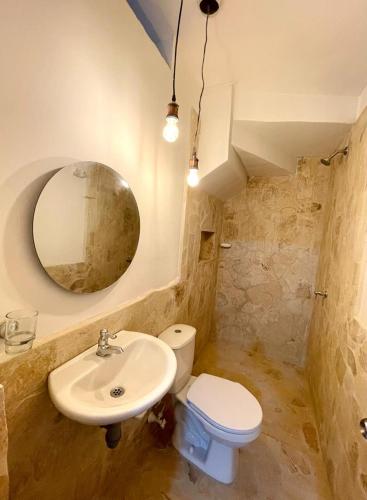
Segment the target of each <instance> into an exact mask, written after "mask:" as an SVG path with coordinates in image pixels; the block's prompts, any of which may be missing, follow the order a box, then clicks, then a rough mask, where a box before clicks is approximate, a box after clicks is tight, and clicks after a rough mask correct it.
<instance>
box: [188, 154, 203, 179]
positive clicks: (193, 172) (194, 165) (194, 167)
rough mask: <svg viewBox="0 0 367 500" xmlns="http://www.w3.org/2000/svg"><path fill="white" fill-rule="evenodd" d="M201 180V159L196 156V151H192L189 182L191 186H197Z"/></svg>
mask: <svg viewBox="0 0 367 500" xmlns="http://www.w3.org/2000/svg"><path fill="white" fill-rule="evenodd" d="M199 182H200V177H199V159H198V157H197V156H196V152H195V151H194V152H193V153H192V157H191V159H190V167H189V175H188V176H187V184H188V185H189V186H190V187H196V186H197V185H198V184H199Z"/></svg>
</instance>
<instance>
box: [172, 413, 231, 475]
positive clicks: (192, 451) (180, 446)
mask: <svg viewBox="0 0 367 500" xmlns="http://www.w3.org/2000/svg"><path fill="white" fill-rule="evenodd" d="M187 412H189V410H187V409H186V408H184V407H183V406H182V405H178V406H177V407H176V419H177V424H176V429H175V432H174V434H173V446H174V447H175V448H176V450H177V451H178V452H179V453H180V455H182V456H183V457H184V458H186V460H188V461H189V462H191V463H192V464H193V465H195V466H196V467H198V469H200V470H202V471H203V472H205V474H208V476H211V477H212V478H214V479H216V480H217V481H220V482H221V483H224V484H230V483H232V482H233V480H234V478H235V476H236V473H237V468H238V456H239V449H238V448H231V447H229V446H226V445H224V444H223V443H221V442H219V441H216V440H214V439H212V438H211V437H210V436H209V435H208V434H207V433H206V432H205V430H204V429H203V430H202V432H205V433H206V434H207V437H208V439H209V446H207V447H205V448H202V447H200V446H195V444H192V443H190V442H189V441H188V440H187V439H186V437H185V435H186V436H187V432H186V433H185V417H186V416H187ZM186 431H187V429H186Z"/></svg>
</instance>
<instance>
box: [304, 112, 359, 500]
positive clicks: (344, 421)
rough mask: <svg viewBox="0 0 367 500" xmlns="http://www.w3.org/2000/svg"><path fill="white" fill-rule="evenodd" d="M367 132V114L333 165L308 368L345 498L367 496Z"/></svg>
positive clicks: (327, 452) (339, 493)
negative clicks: (364, 425) (363, 424)
mask: <svg viewBox="0 0 367 500" xmlns="http://www.w3.org/2000/svg"><path fill="white" fill-rule="evenodd" d="M366 127H367V111H365V112H364V113H363V114H362V116H361V117H360V119H359V120H358V122H357V123H356V124H355V125H354V126H353V128H352V131H351V135H350V137H349V138H348V143H349V146H350V152H349V155H348V158H347V159H345V160H344V159H342V158H340V157H339V158H338V159H336V160H334V161H333V164H332V167H331V184H330V195H329V201H328V204H327V213H326V224H325V231H324V237H323V241H322V245H321V252H320V265H319V270H318V276H317V283H318V287H319V288H325V289H327V290H328V293H329V295H328V298H327V299H324V300H323V299H317V301H316V302H315V307H314V311H313V316H312V322H311V328H310V342H309V355H308V363H307V367H308V373H309V379H310V385H311V391H312V395H313V399H314V403H315V408H316V416H317V422H318V427H319V436H320V441H321V447H322V450H323V453H324V458H325V462H326V464H327V470H328V475H329V480H330V484H331V487H332V490H333V493H334V498H336V499H340V500H346V499H353V500H362V499H365V498H367V441H366V440H364V439H363V438H362V436H361V434H360V431H359V421H360V419H361V418H363V417H367V330H366V328H364V327H366V326H367V325H361V324H360V322H359V321H358V319H359V318H360V317H362V318H363V317H366V313H365V311H366V309H367V303H363V302H365V301H366V297H363V294H362V289H363V286H362V285H363V281H365V279H366V276H365V275H366V272H367V269H365V266H364V265H363V261H364V260H365V252H366V234H367V233H366V231H367V212H366V195H367V189H366V183H367V131H366ZM361 298H363V299H364V301H363V300H362V302H361ZM360 309H362V311H361V310H360Z"/></svg>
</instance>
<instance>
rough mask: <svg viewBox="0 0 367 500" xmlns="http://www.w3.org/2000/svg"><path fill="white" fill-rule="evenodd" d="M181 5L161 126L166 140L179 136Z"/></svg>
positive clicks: (181, 5)
mask: <svg viewBox="0 0 367 500" xmlns="http://www.w3.org/2000/svg"><path fill="white" fill-rule="evenodd" d="M182 7H183V0H181V4H180V11H179V14H178V21H177V33H176V41H175V55H174V61H173V79H172V101H171V102H170V103H169V104H168V113H167V116H166V125H165V126H164V128H163V137H164V139H165V140H166V141H167V142H175V141H177V138H178V136H179V129H178V104H177V103H176V61H177V46H178V37H179V34H180V25H181V16H182Z"/></svg>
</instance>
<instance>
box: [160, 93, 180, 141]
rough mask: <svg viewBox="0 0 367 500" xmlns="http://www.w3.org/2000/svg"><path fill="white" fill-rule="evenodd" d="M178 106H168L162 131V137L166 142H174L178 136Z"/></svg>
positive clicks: (173, 103)
mask: <svg viewBox="0 0 367 500" xmlns="http://www.w3.org/2000/svg"><path fill="white" fill-rule="evenodd" d="M177 124H178V104H176V103H175V102H171V103H170V104H168V112H167V116H166V125H165V127H164V129H163V137H164V139H166V141H167V142H175V141H176V140H177V138H178V136H179V129H178V125H177Z"/></svg>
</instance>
